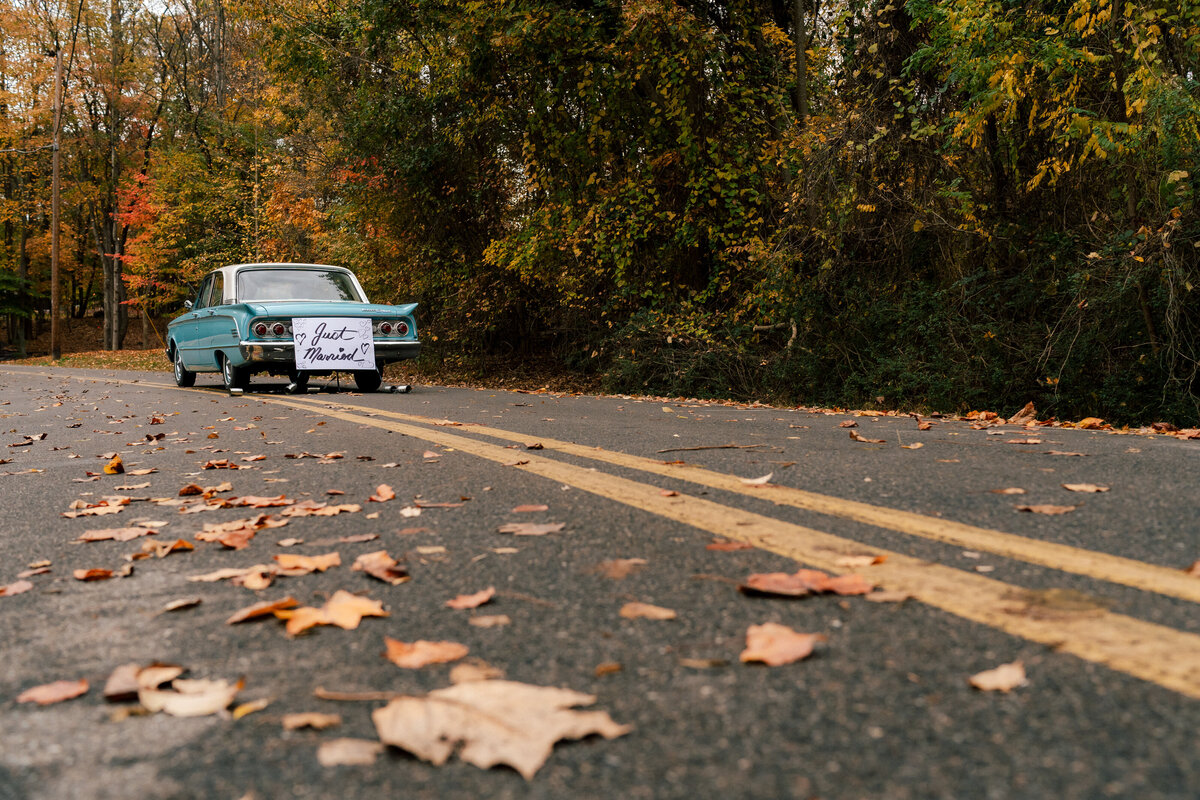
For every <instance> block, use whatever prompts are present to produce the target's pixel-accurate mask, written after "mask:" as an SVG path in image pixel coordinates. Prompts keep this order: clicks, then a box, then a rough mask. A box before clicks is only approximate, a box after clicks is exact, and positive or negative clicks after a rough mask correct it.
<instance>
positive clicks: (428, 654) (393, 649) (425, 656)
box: [383, 636, 469, 669]
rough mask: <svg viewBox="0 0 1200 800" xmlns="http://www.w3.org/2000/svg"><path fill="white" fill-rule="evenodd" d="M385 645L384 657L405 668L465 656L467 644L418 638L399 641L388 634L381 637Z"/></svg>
mask: <svg viewBox="0 0 1200 800" xmlns="http://www.w3.org/2000/svg"><path fill="white" fill-rule="evenodd" d="M383 642H384V644H385V645H387V652H386V653H384V657H385V658H386V659H387V660H388V661H390V662H392V663H393V664H395V665H396V666H397V667H404V668H405V669H420V668H421V667H427V666H429V665H430V664H448V663H450V662H451V661H457V660H459V659H460V658H463V657H464V656H466V654H467V653H468V652H469V651H468V649H467V646H466V645H464V644H459V643H458V642H427V641H425V640H424V639H419V640H417V641H415V642H411V643H410V642H401V641H400V640H398V639H393V638H391V637H390V636H385V637H383Z"/></svg>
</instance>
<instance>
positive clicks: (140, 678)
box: [137, 662, 184, 689]
mask: <svg viewBox="0 0 1200 800" xmlns="http://www.w3.org/2000/svg"><path fill="white" fill-rule="evenodd" d="M183 673H184V669H183V667H181V666H179V665H178V664H160V663H158V662H155V663H153V664H150V665H148V666H145V667H142V668H141V669H139V670H138V672H137V685H138V688H139V689H157V688H159V687H160V686H162V685H163V684H164V683H170V682H171V681H173V680H175V679H176V678H178V677H179V676H180V675H182V674H183Z"/></svg>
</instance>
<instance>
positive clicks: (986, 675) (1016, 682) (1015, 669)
mask: <svg viewBox="0 0 1200 800" xmlns="http://www.w3.org/2000/svg"><path fill="white" fill-rule="evenodd" d="M969 680H970V682H971V685H972V686H974V687H975V688H976V689H979V690H980V691H984V692H1007V691H1010V690H1012V689H1015V688H1017V687H1018V686H1024V685H1026V684H1027V683H1028V682H1029V681H1027V680H1026V678H1025V665H1024V664H1023V663H1022V662H1020V661H1014V662H1012V663H1011V664H1001V665H1000V666H998V667H996V668H995V669H988V670H984V671H983V672H979V673H976V674H975V675H972V676H971V677H970V679H969Z"/></svg>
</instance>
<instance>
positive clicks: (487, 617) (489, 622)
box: [467, 614, 512, 628]
mask: <svg viewBox="0 0 1200 800" xmlns="http://www.w3.org/2000/svg"><path fill="white" fill-rule="evenodd" d="M467 622H469V623H471V624H472V625H474V626H475V627H476V628H501V627H503V626H505V625H508V624H509V623H511V622H512V620H511V619H509V618H508V615H507V614H480V615H479V616H476V617H471V618H470V619H469V620H467Z"/></svg>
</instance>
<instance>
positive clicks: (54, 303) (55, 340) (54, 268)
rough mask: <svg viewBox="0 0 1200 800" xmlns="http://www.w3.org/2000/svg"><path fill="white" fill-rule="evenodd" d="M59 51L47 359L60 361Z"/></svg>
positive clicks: (57, 55) (59, 54) (57, 54)
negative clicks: (48, 350)
mask: <svg viewBox="0 0 1200 800" xmlns="http://www.w3.org/2000/svg"><path fill="white" fill-rule="evenodd" d="M62 102H63V97H62V50H61V49H56V50H55V51H54V158H53V177H52V178H51V189H50V358H51V359H52V360H54V361H58V360H59V359H60V358H62V333H61V331H59V329H58V317H59V308H58V306H59V297H58V294H59V291H58V228H59V225H58V182H59V167H60V163H61V160H62V159H61V155H60V152H59V145H60V141H59V139H60V136H59V129H60V127H61V123H62Z"/></svg>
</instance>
